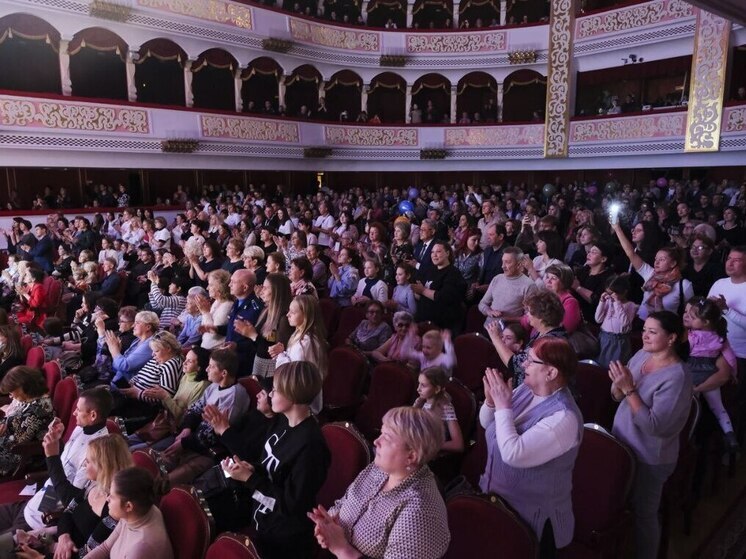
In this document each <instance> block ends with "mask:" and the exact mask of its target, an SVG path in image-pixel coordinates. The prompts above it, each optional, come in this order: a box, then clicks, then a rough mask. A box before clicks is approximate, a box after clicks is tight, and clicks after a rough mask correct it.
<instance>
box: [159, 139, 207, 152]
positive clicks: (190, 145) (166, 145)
mask: <svg viewBox="0 0 746 559" xmlns="http://www.w3.org/2000/svg"><path fill="white" fill-rule="evenodd" d="M198 147H199V141H198V140H194V139H192V138H173V139H170V140H163V141H162V142H161V151H163V152H165V153H194V151H196V149H197V148H198Z"/></svg>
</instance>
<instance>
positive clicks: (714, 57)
mask: <svg viewBox="0 0 746 559" xmlns="http://www.w3.org/2000/svg"><path fill="white" fill-rule="evenodd" d="M695 10H696V8H695ZM697 12H698V13H697V28H696V30H695V35H694V54H693V55H692V71H691V74H690V78H689V83H690V85H689V102H688V104H687V111H686V140H685V141H684V150H685V151H688V152H707V151H718V149H720V128H721V124H722V120H723V95H724V94H725V76H726V67H727V64H728V43H729V41H730V31H731V22H730V21H729V20H727V19H725V18H722V17H720V16H717V15H715V14H713V13H710V12H708V11H705V10H702V9H699V10H697Z"/></svg>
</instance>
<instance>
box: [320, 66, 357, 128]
mask: <svg viewBox="0 0 746 559" xmlns="http://www.w3.org/2000/svg"><path fill="white" fill-rule="evenodd" d="M324 89H325V91H326V95H325V98H326V109H327V111H328V113H329V114H328V118H329V120H338V119H339V115H340V113H341V112H342V111H347V118H348V120H355V119H356V118H357V115H358V114H359V113H360V96H361V92H362V89H363V79H362V78H361V77H360V76H358V75H357V74H356V73H355V72H353V71H352V70H340V71H339V72H337V73H336V74H334V75H333V76H332V77H331V78H330V79H329V81H328V82H326V84H324Z"/></svg>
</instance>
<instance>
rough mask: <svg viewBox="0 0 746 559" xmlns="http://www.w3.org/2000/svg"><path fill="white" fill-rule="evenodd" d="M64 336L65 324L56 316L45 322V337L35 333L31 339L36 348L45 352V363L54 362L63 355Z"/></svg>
mask: <svg viewBox="0 0 746 559" xmlns="http://www.w3.org/2000/svg"><path fill="white" fill-rule="evenodd" d="M64 336H65V327H64V324H63V323H62V321H61V320H60V319H59V318H57V317H56V316H51V317H49V318H47V319H46V320H45V321H44V335H41V334H38V333H33V334H32V335H31V338H32V340H33V342H34V345H35V346H36V345H38V346H41V348H42V349H43V350H44V361H54V360H55V359H57V358H58V357H59V356H60V354H61V353H62V341H63V338H64Z"/></svg>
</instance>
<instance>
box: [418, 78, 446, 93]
mask: <svg viewBox="0 0 746 559" xmlns="http://www.w3.org/2000/svg"><path fill="white" fill-rule="evenodd" d="M423 89H438V90H443V91H444V92H445V93H447V94H449V95H450V93H451V82H450V81H448V80H447V79H446V78H445V77H443V76H441V75H440V74H425V75H424V76H422V77H421V78H419V79H418V80H417V81H415V82H414V85H413V86H412V95H417V94H418V93H419V92H420V91H422V90H423Z"/></svg>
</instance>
